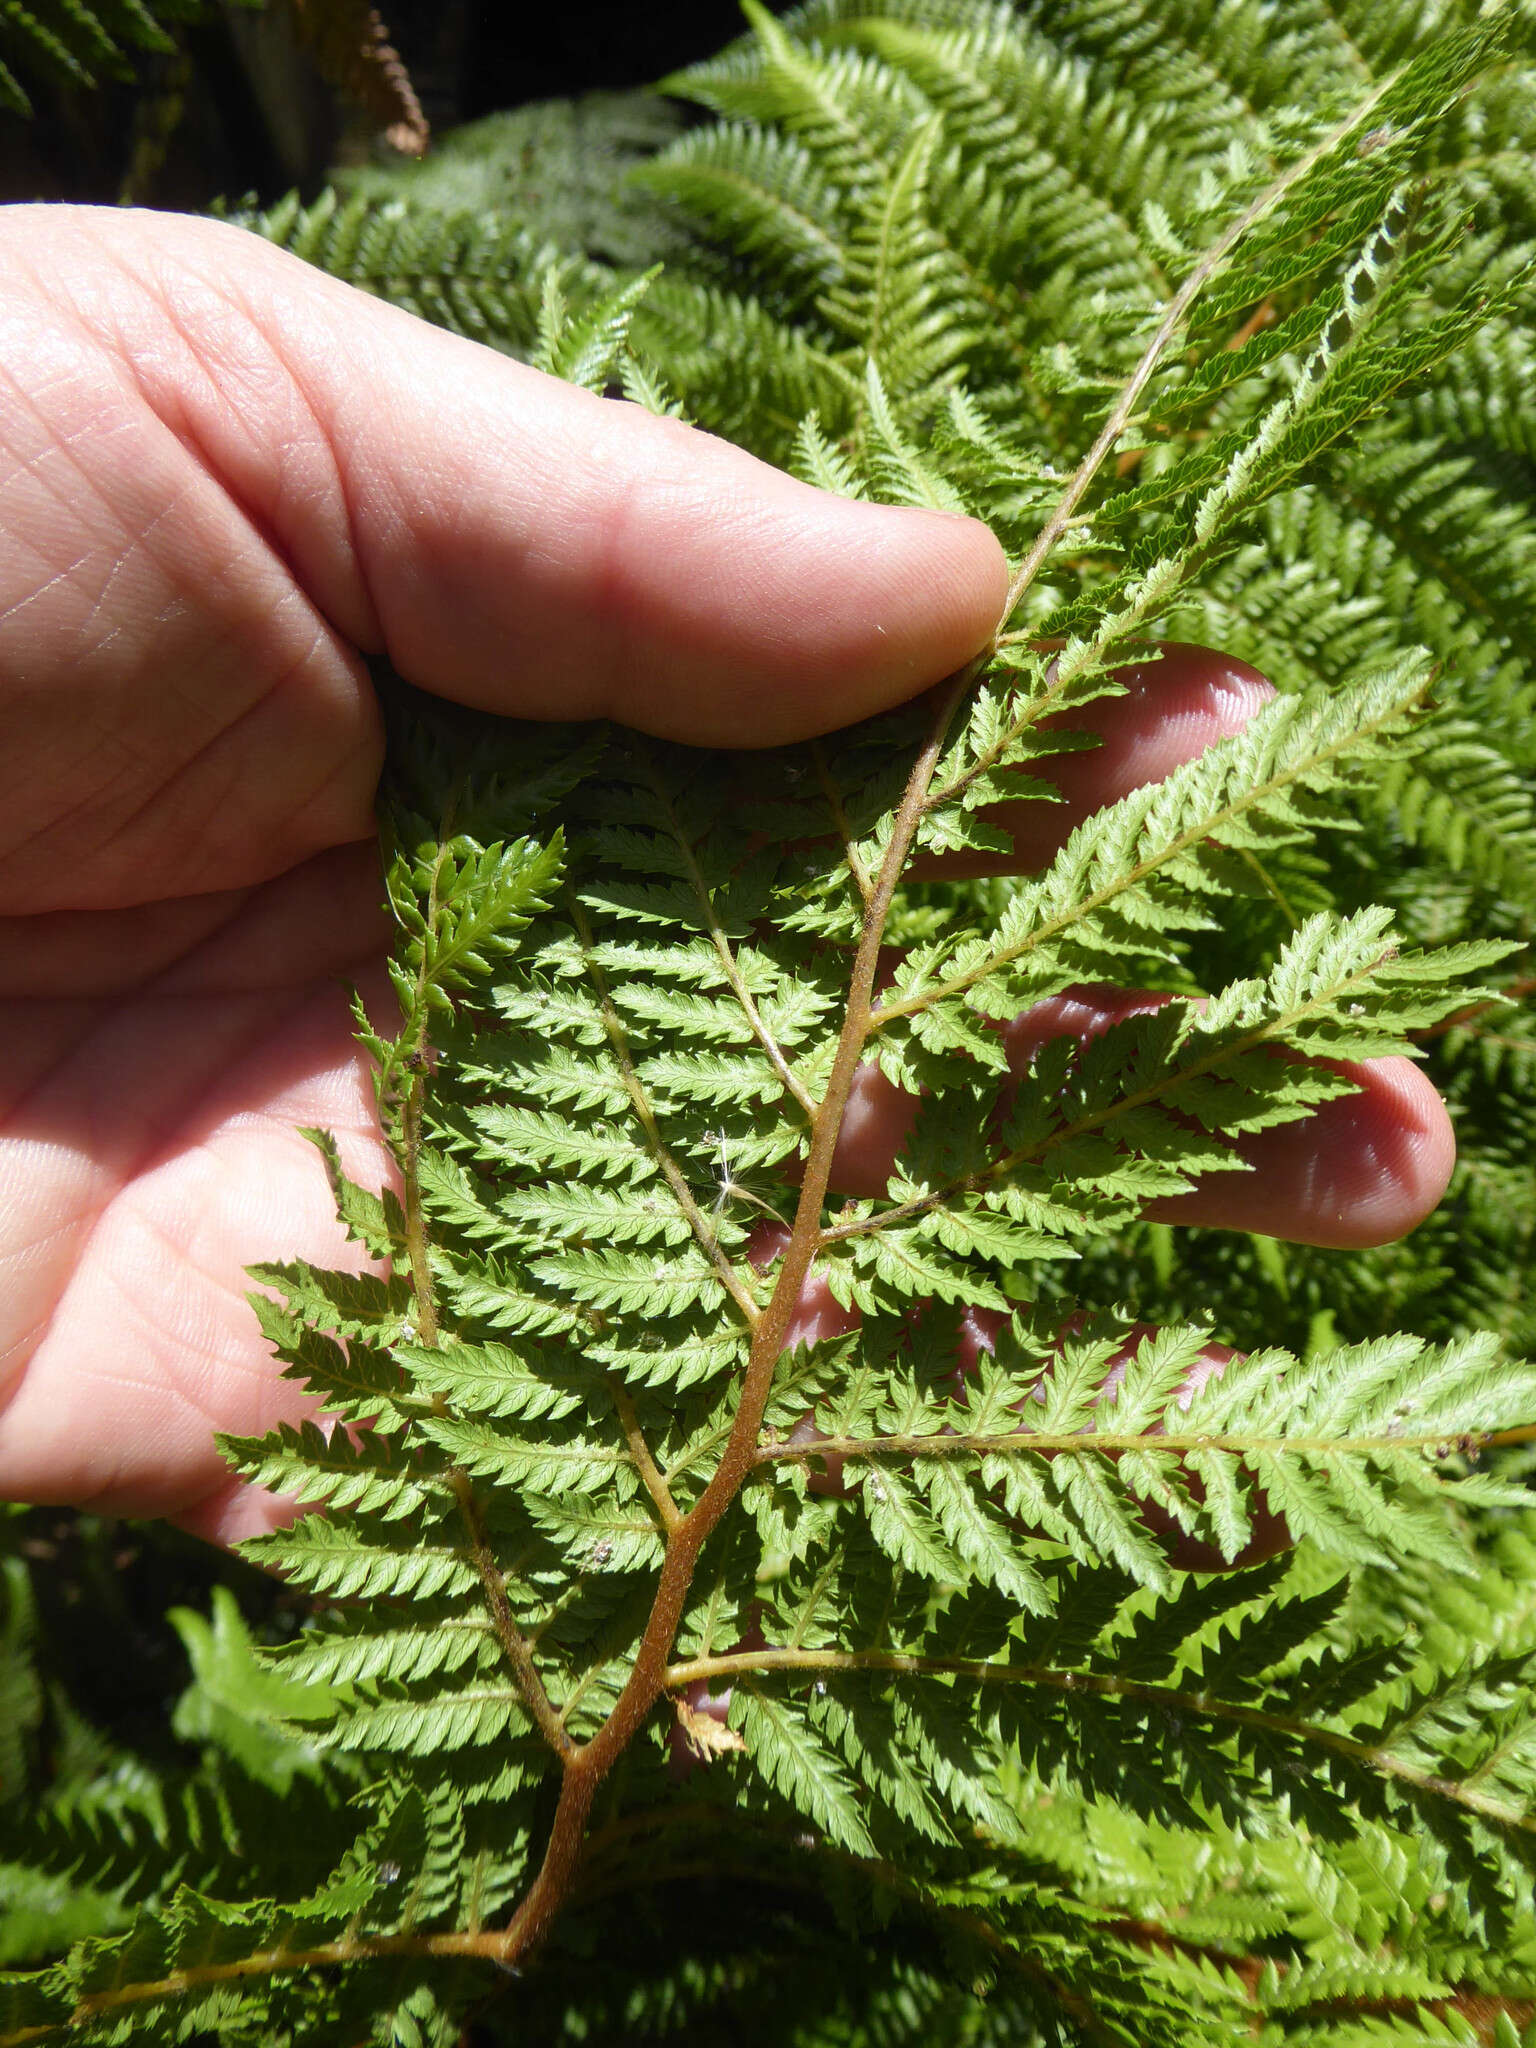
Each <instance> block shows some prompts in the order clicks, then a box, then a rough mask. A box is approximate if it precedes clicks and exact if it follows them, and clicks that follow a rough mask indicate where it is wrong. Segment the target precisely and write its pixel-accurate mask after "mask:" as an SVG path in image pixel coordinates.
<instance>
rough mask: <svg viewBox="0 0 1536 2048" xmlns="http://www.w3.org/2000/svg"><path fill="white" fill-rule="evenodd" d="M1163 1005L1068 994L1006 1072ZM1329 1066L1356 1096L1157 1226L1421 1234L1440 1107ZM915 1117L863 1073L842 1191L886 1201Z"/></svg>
mask: <svg viewBox="0 0 1536 2048" xmlns="http://www.w3.org/2000/svg"><path fill="white" fill-rule="evenodd" d="M1168 1000H1169V999H1168V998H1167V997H1166V996H1160V995H1156V994H1153V993H1152V992H1150V991H1147V990H1137V991H1132V990H1125V989H1113V988H1100V987H1085V988H1077V989H1070V990H1068V991H1067V992H1066V993H1064V994H1063V995H1060V996H1056V997H1053V998H1052V999H1051V1001H1049V1002H1046V1003H1040V1004H1037V1005H1036V1006H1035V1007H1034V1008H1033V1009H1031V1010H1027V1011H1025V1012H1024V1013H1023V1015H1022V1016H1019V1017H1016V1018H1015V1019H1014V1021H1013V1022H1012V1024H1010V1025H1008V1026H1007V1027H1006V1028H1005V1030H1004V1033H1003V1039H1004V1044H1005V1046H1006V1048H1007V1054H1008V1063H1009V1066H1010V1068H1011V1070H1012V1071H1013V1072H1014V1073H1016V1074H1018V1073H1023V1072H1024V1071H1026V1070H1027V1068H1028V1066H1029V1064H1030V1061H1031V1060H1032V1059H1033V1058H1034V1056H1035V1054H1036V1053H1037V1052H1038V1051H1039V1050H1040V1048H1041V1047H1042V1046H1043V1045H1045V1044H1047V1043H1049V1042H1050V1041H1052V1040H1054V1039H1060V1038H1075V1039H1077V1040H1078V1041H1079V1042H1080V1043H1083V1044H1086V1043H1088V1042H1089V1041H1090V1040H1092V1039H1094V1038H1097V1037H1098V1036H1099V1035H1100V1033H1101V1032H1103V1031H1106V1030H1107V1029H1108V1028H1109V1027H1110V1025H1111V1024H1115V1023H1118V1022H1120V1021H1121V1020H1122V1019H1123V1018H1126V1017H1129V1016H1133V1015H1136V1014H1137V1013H1138V1012H1143V1011H1147V1010H1153V1009H1157V1008H1159V1007H1160V1006H1161V1005H1162V1004H1163V1003H1165V1002H1166V1001H1168ZM1277 1057H1278V1055H1277ZM1329 1064H1331V1065H1334V1066H1335V1068H1336V1071H1338V1072H1340V1073H1343V1074H1345V1075H1347V1076H1348V1078H1349V1079H1350V1080H1352V1081H1353V1082H1355V1084H1356V1087H1357V1093H1355V1094H1353V1095H1348V1096H1342V1097H1339V1098H1338V1099H1336V1100H1334V1101H1332V1102H1326V1103H1324V1104H1323V1105H1322V1106H1321V1107H1320V1108H1319V1109H1317V1110H1314V1111H1313V1112H1312V1114H1311V1115H1309V1116H1308V1117H1307V1118H1306V1119H1305V1120H1304V1121H1303V1122H1300V1123H1295V1124H1282V1125H1279V1126H1278V1127H1276V1128H1275V1129H1273V1130H1268V1131H1260V1132H1258V1133H1256V1134H1255V1135H1253V1136H1249V1137H1240V1138H1238V1139H1236V1140H1234V1150H1235V1151H1236V1153H1237V1154H1238V1156H1239V1157H1240V1158H1241V1159H1243V1160H1245V1161H1246V1162H1247V1165H1248V1168H1249V1171H1247V1172H1241V1171H1230V1172H1222V1173H1213V1174H1209V1175H1207V1176H1205V1177H1204V1178H1203V1179H1202V1180H1201V1181H1200V1182H1199V1183H1198V1184H1197V1186H1196V1187H1195V1188H1194V1190H1193V1191H1192V1192H1191V1193H1189V1194H1187V1195H1179V1196H1175V1197H1171V1198H1169V1199H1166V1200H1164V1201H1161V1202H1158V1203H1156V1204H1154V1205H1153V1206H1152V1208H1151V1209H1150V1210H1149V1214H1151V1215H1152V1216H1153V1217H1154V1218H1156V1219H1157V1220H1159V1221H1165V1222H1170V1223H1184V1224H1200V1225H1204V1226H1205V1227H1207V1228H1209V1229H1213V1230H1251V1231H1257V1232H1259V1233H1261V1234H1262V1235H1263V1236H1266V1237H1277V1238H1283V1239H1287V1240H1289V1241H1291V1242H1293V1243H1297V1244H1316V1245H1332V1246H1336V1247H1347V1248H1354V1249H1358V1248H1360V1247H1362V1246H1366V1245H1376V1244H1389V1243H1392V1242H1393V1241H1394V1240H1396V1239H1397V1238H1400V1237H1404V1236H1406V1235H1407V1233H1408V1232H1409V1231H1410V1230H1412V1229H1414V1228H1415V1227H1416V1226H1417V1225H1418V1224H1420V1223H1422V1222H1423V1220H1424V1218H1425V1217H1426V1216H1427V1215H1428V1214H1429V1213H1430V1211H1431V1210H1432V1209H1433V1208H1434V1207H1435V1205H1436V1204H1437V1203H1438V1202H1439V1200H1440V1198H1441V1196H1442V1195H1443V1194H1444V1193H1445V1190H1446V1187H1447V1185H1448V1183H1449V1181H1450V1177H1451V1169H1452V1167H1453V1166H1454V1164H1455V1160H1456V1141H1455V1137H1454V1134H1453V1132H1452V1129H1451V1123H1450V1118H1449V1116H1448V1115H1447V1113H1446V1109H1445V1105H1444V1104H1443V1103H1442V1102H1441V1100H1440V1098H1439V1096H1438V1095H1437V1094H1436V1092H1435V1089H1434V1087H1433V1085H1432V1084H1431V1082H1430V1081H1429V1080H1428V1079H1427V1078H1426V1076H1425V1075H1424V1074H1423V1073H1422V1072H1421V1071H1420V1069H1419V1068H1418V1067H1416V1066H1415V1065H1414V1063H1413V1062H1412V1061H1411V1060H1408V1059H1399V1058H1390V1059H1377V1060H1366V1061H1363V1062H1346V1061H1339V1062H1336V1063H1335V1062H1330V1063H1329ZM917 1110H918V1099H917V1097H916V1096H914V1095H910V1094H908V1093H906V1091H904V1090H903V1089H899V1088H897V1087H896V1086H895V1085H894V1084H893V1083H892V1082H890V1081H888V1080H886V1078H885V1077H884V1075H882V1074H881V1073H880V1072H879V1070H878V1069H877V1068H875V1067H874V1066H872V1065H866V1066H863V1067H861V1068H860V1069H859V1071H858V1073H857V1075H856V1076H855V1079H854V1084H853V1088H852V1091H851V1093H850V1096H849V1101H848V1108H847V1111H846V1113H845V1116H844V1119H843V1126H842V1131H841V1135H840V1136H839V1139H838V1145H837V1150H836V1152H835V1153H834V1155H833V1160H832V1178H831V1187H832V1189H833V1191H834V1192H836V1193H838V1194H843V1195H855V1196H864V1197H873V1198H878V1197H880V1196H882V1195H883V1194H884V1193H885V1191H886V1185H887V1182H888V1181H889V1178H890V1174H891V1170H892V1168H893V1167H894V1165H895V1163H896V1159H897V1156H898V1154H899V1153H900V1151H901V1148H902V1146H903V1145H904V1144H905V1143H906V1140H907V1137H908V1136H909V1134H910V1132H911V1130H912V1126H913V1123H914V1121H915V1119H916V1116H917Z"/></svg>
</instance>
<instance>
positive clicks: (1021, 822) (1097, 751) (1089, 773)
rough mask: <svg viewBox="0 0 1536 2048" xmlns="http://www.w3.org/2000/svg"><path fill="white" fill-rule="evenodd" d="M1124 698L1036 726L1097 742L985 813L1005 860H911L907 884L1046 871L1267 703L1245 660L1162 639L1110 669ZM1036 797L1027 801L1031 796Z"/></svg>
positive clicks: (1044, 763) (1265, 689) (1028, 777)
mask: <svg viewBox="0 0 1536 2048" xmlns="http://www.w3.org/2000/svg"><path fill="white" fill-rule="evenodd" d="M1113 673H1114V677H1115V680H1116V682H1117V683H1119V684H1120V685H1121V687H1122V690H1123V695H1120V696H1117V697H1101V698H1098V699H1096V700H1095V701H1094V702H1093V703H1091V704H1085V705H1084V706H1083V707H1082V709H1081V710H1077V711H1070V712H1065V713H1061V714H1058V715H1057V716H1055V717H1051V718H1044V719H1042V720H1041V721H1040V730H1042V731H1059V732H1073V733H1087V734H1090V735H1092V736H1093V737H1094V738H1095V739H1096V740H1097V742H1098V744H1097V745H1096V746H1094V747H1092V748H1089V749H1087V750H1085V751H1082V752H1072V753H1064V754H1058V755H1055V756H1052V757H1050V758H1048V759H1044V760H1041V761H1037V762H1035V763H1034V764H1033V765H1032V766H1031V768H1030V771H1029V772H1028V773H1027V774H1025V773H1023V772H1022V771H1021V772H1019V773H1018V775H1017V777H1016V780H1017V783H1018V786H1019V789H1020V792H1021V796H1020V801H1018V802H1017V803H1007V804H997V805H994V806H993V807H991V808H990V809H989V810H987V811H986V812H985V813H984V814H983V815H984V816H985V818H986V819H987V822H988V823H989V824H994V825H1001V826H1002V828H1003V829H1004V831H1006V832H1007V833H1008V834H1009V836H1010V837H1011V838H1012V840H1013V852H1012V854H1011V855H1009V854H987V853H962V854H946V855H944V856H942V857H941V858H930V859H928V860H926V861H917V862H914V863H913V864H912V866H911V868H910V870H909V872H910V875H911V877H912V879H913V880H914V881H936V880H945V881H956V880H962V879H964V878H966V877H968V876H972V875H997V874H1017V873H1027V872H1028V871H1029V870H1030V869H1032V868H1038V867H1043V866H1045V864H1046V863H1047V862H1048V861H1050V860H1052V859H1053V858H1054V857H1055V855H1056V854H1057V853H1059V852H1060V850H1061V848H1062V847H1063V846H1065V844H1066V843H1067V840H1068V839H1069V838H1070V837H1071V835H1072V833H1073V832H1074V831H1075V830H1076V828H1077V827H1078V826H1079V825H1080V824H1081V823H1082V822H1083V820H1084V819H1085V818H1089V817H1091V816H1092V815H1093V813H1094V812H1095V811H1097V810H1100V809H1102V808H1103V806H1104V805H1105V804H1112V803H1115V802H1117V801H1118V800H1119V799H1120V798H1121V797H1123V796H1128V795H1129V794H1130V792H1131V791H1132V790H1133V789H1140V788H1142V787H1143V786H1144V785H1145V784H1146V783H1149V782H1160V781H1161V780H1162V778H1163V777H1164V776H1165V775H1168V774H1169V773H1171V772H1172V770H1173V769H1175V768H1177V767H1179V766H1181V765H1182V763H1184V762H1185V761H1192V760H1194V759H1195V758H1196V757H1197V756H1198V755H1200V754H1203V753H1204V752H1205V750H1206V748H1207V747H1210V746H1214V745H1215V743H1216V742H1217V741H1218V740H1223V739H1229V738H1231V737H1232V735H1233V734H1235V733H1239V732H1241V731H1242V729H1243V727H1244V726H1245V725H1246V724H1247V723H1248V721H1249V719H1250V718H1252V717H1253V715H1254V713H1255V712H1256V711H1258V710H1259V709H1260V708H1261V707H1262V706H1263V705H1264V704H1266V703H1268V701H1269V700H1270V698H1271V697H1273V696H1274V694H1275V693H1274V688H1273V686H1272V685H1271V684H1270V683H1268V682H1267V681H1266V680H1265V679H1264V677H1263V676H1261V675H1260V674H1259V672H1258V670H1257V669H1255V668H1250V667H1249V666H1248V664H1247V662H1245V661H1236V660H1234V659H1232V657H1231V656H1229V655H1225V654H1218V653H1217V652H1216V651H1215V650H1214V649H1213V648H1209V647H1195V646H1191V645H1189V644H1188V643H1186V642H1182V641H1172V640H1171V641H1166V642H1164V643H1163V644H1162V645H1161V646H1160V647H1158V648H1156V649H1149V650H1148V653H1147V656H1146V658H1145V659H1144V660H1141V661H1135V662H1131V663H1128V664H1127V665H1126V666H1125V667H1123V668H1117V669H1115V670H1114V672H1113ZM1031 792H1033V794H1031Z"/></svg>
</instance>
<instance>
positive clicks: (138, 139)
mask: <svg viewBox="0 0 1536 2048" xmlns="http://www.w3.org/2000/svg"><path fill="white" fill-rule="evenodd" d="M772 4H773V6H774V11H775V12H776V13H783V12H786V11H787V9H788V6H789V4H790V0H772ZM379 12H380V13H381V15H382V16H383V19H384V23H385V26H386V28H387V30H388V33H389V37H390V40H391V42H392V43H393V44H394V46H395V48H396V49H397V50H398V52H399V54H400V56H401V58H402V59H403V61H404V63H405V66H406V69H407V71H408V72H409V74H410V78H411V81H412V84H413V85H414V87H415V90H416V93H417V95H418V97H419V98H420V100H421V103H422V108H423V111H424V112H425V114H426V116H427V118H428V120H429V122H430V123H431V125H432V128H433V129H434V131H442V130H445V129H448V128H452V127H455V126H457V125H459V124H460V123H461V122H465V121H473V120H475V119H477V118H479V117H480V116H481V115H483V114H489V113H494V112H496V111H498V110H500V109H502V108H507V107H518V106H524V105H526V104H527V103H528V102H529V101H532V100H543V99H553V98H565V97H570V96H574V95H577V94H580V93H585V92H591V91H597V90H603V91H616V90H624V89H626V88H633V87H637V86H644V85H649V84H652V83H654V82H655V81H656V80H657V79H659V78H661V77H663V76H664V75H665V74H666V73H667V72H668V71H671V70H674V69H676V68H677V67H679V66H681V65H684V64H688V63H691V62H694V61H696V60H697V59H699V58H701V57H707V56H709V55H711V54H713V52H714V51H716V50H718V49H721V48H723V47H724V45H725V44H727V43H728V42H730V41H731V40H732V39H733V38H734V37H736V36H738V35H740V34H742V33H744V31H745V27H746V24H745V22H744V20H743V17H742V14H741V10H740V7H739V5H738V4H737V0H678V4H676V5H671V6H666V7H661V8H646V7H643V6H638V7H637V6H614V5H611V4H603V5H595V4H593V0H556V4H555V5H553V6H551V7H548V8H536V7H526V6H517V5H506V4H499V0H382V4H381V6H380V9H379ZM180 43H181V47H180V48H179V49H178V50H177V51H176V52H175V53H174V54H172V55H168V56H163V57H161V56H151V57H147V58H141V59H139V60H138V62H137V65H136V76H135V78H134V80H133V81H132V82H131V83H130V82H122V83H107V84H106V85H104V86H103V87H102V88H101V89H99V90H97V91H93V92H84V91H80V90H78V89H71V90H61V89H59V88H57V87H50V86H47V85H46V84H45V85H44V86H43V87H42V88H41V89H39V88H38V87H37V85H36V82H35V81H33V80H29V81H28V85H29V89H30V90H32V92H33V98H34V102H35V106H36V118H35V119H34V120H32V121H30V122H27V121H22V120H20V119H18V118H16V117H14V116H10V115H7V114H5V113H3V112H0V200H25V199H67V200H76V201H93V202H96V203H100V204H107V205H111V204H114V203H117V202H119V201H121V200H124V199H128V200H131V201H132V202H134V203H136V204H140V205H150V206H164V207H176V208H192V209H200V208H205V207H207V206H208V205H209V204H211V202H212V201H213V200H215V199H216V198H219V197H229V198H235V199H239V198H244V197H246V196H248V195H249V196H254V197H255V198H256V199H258V200H259V201H260V202H261V203H263V204H270V203H271V202H272V201H274V200H276V199H278V198H280V197H281V196H282V194H283V193H285V192H287V191H289V190H291V189H293V188H295V187H297V188H298V189H299V190H301V191H303V192H304V193H305V194H306V195H312V194H313V193H314V192H315V191H316V190H317V189H318V188H319V186H320V185H321V184H322V183H323V181H324V175H325V172H326V169H327V168H328V166H329V165H331V164H332V163H333V162H334V161H335V160H337V158H338V157H340V158H341V159H342V160H344V161H345V160H348V159H350V160H352V161H357V160H358V158H359V156H360V155H365V154H366V152H367V149H368V147H369V141H368V138H367V137H366V136H365V135H362V134H360V133H359V130H358V125H357V121H356V118H355V115H354V116H349V114H348V110H347V109H346V107H345V105H344V104H343V103H342V102H341V101H340V100H339V98H338V95H337V94H336V93H335V92H333V91H332V90H331V89H330V88H328V87H327V86H326V85H325V84H324V83H323V82H322V80H321V79H320V77H319V76H318V74H317V72H316V70H315V66H314V63H313V60H312V59H311V57H310V56H309V54H308V53H307V52H306V51H305V50H303V49H302V48H301V47H300V46H299V42H298V39H297V37H296V35H295V32H294V19H293V15H292V13H291V12H290V8H289V0H268V5H267V7H266V8H265V10H264V11H262V12H251V11H249V10H248V9H247V8H243V7H241V6H239V5H236V4H232V0H220V4H219V5H217V6H216V7H214V8H213V9H211V10H210V13H209V15H208V17H207V18H206V19H205V20H203V21H202V22H200V23H197V24H195V25H193V26H191V27H190V28H188V29H186V30H185V31H184V32H183V34H182V36H181V38H180Z"/></svg>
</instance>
